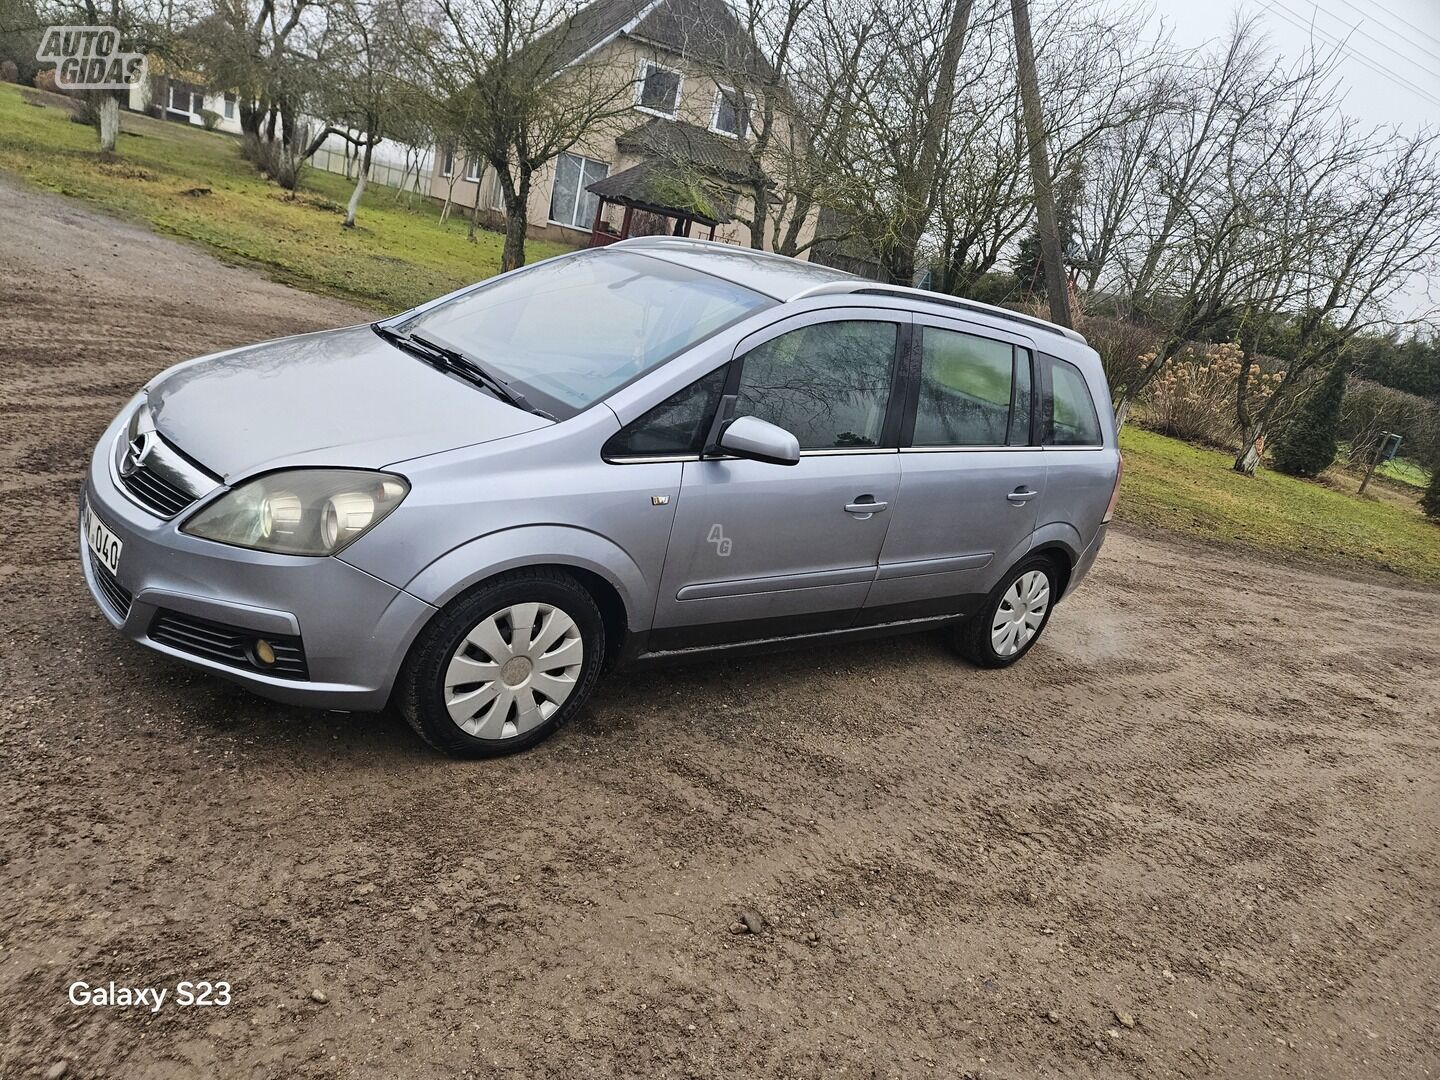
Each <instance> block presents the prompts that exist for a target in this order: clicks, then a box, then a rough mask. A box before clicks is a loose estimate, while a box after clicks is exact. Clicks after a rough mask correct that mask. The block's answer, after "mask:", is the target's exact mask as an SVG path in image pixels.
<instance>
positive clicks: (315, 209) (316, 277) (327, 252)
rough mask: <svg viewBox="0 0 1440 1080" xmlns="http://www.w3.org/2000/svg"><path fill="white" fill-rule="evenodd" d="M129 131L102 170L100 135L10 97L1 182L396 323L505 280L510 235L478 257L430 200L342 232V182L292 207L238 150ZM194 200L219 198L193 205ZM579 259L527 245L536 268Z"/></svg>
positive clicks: (132, 125) (386, 202)
mask: <svg viewBox="0 0 1440 1080" xmlns="http://www.w3.org/2000/svg"><path fill="white" fill-rule="evenodd" d="M43 100H46V101H54V100H56V99H53V98H49V97H45V98H44V99H43ZM121 131H122V134H121V136H120V141H119V145H118V151H119V153H118V156H117V157H116V158H115V159H113V160H111V161H105V160H102V158H101V156H100V154H99V151H98V150H97V148H96V135H95V131H94V130H93V129H92V128H88V127H85V126H83V125H80V124H75V123H72V122H71V121H70V118H69V115H68V113H67V112H65V111H64V110H63V109H61V108H58V107H55V106H54V105H53V104H52V105H49V106H47V107H46V108H37V107H36V106H34V105H30V104H27V103H26V102H25V100H24V99H23V98H22V96H21V93H20V88H19V87H17V86H12V85H8V84H0V169H3V170H5V171H7V172H10V173H14V174H17V175H19V176H22V177H24V178H25V179H26V180H28V181H30V182H31V183H34V184H37V185H39V186H41V187H44V188H49V189H50V190H52V191H58V192H61V193H62V194H65V195H70V196H73V197H75V198H79V199H84V200H85V201H86V202H89V203H92V204H94V205H96V206H98V207H99V208H101V209H103V210H105V211H107V212H110V213H113V214H116V215H118V216H120V217H124V218H127V219H129V220H132V221H139V222H142V223H145V224H148V225H150V226H151V227H152V228H154V229H156V230H157V231H159V232H164V233H169V234H170V235H173V236H179V237H183V238H185V239H187V240H192V241H195V242H197V243H200V244H203V245H205V246H206V247H207V248H209V249H211V251H213V252H214V253H215V254H216V255H217V256H219V257H220V258H222V259H225V260H227V261H229V262H236V263H251V264H259V265H260V266H261V267H263V268H264V269H265V270H266V271H267V272H268V273H269V274H270V275H271V276H272V277H274V278H276V279H278V280H280V281H284V282H286V283H288V284H292V285H296V286H298V287H300V288H303V289H308V290H310V291H312V292H320V293H325V294H328V295H332V296H339V297H342V298H344V299H348V300H354V301H358V302H359V303H361V304H364V305H366V306H367V307H370V308H373V309H376V310H378V311H384V312H390V311H399V310H402V309H404V308H407V307H412V306H414V305H415V304H417V303H419V302H420V301H422V300H428V299H430V298H431V297H435V296H439V295H441V294H442V293H445V292H448V291H450V290H451V289H454V288H457V287H459V286H461V285H465V284H468V283H470V282H473V281H478V280H480V279H481V278H485V277H489V276H490V275H492V274H494V273H495V272H496V271H497V270H498V269H499V267H500V250H501V246H502V238H501V236H500V235H499V234H498V233H495V232H490V231H481V232H480V233H479V234H478V242H477V243H473V244H472V243H470V242H468V241H467V240H466V239H465V232H466V222H465V220H464V215H463V212H462V213H461V214H458V215H456V216H455V217H452V218H451V220H450V221H449V222H446V223H445V224H441V222H440V211H439V207H438V206H436V205H435V204H433V203H431V202H430V201H429V200H425V199H422V198H420V197H419V196H413V197H411V201H410V202H407V201H405V200H403V199H402V200H401V201H400V202H396V200H395V194H396V193H395V190H394V189H393V188H386V187H381V186H379V185H372V186H370V187H369V188H368V189H367V191H366V193H365V196H364V198H363V200H362V201H361V204H360V210H359V213H358V214H357V216H356V220H357V225H358V227H357V228H355V229H343V228H341V227H340V222H341V221H342V220H343V218H344V206H345V203H346V202H348V201H349V198H350V192H351V188H352V184H351V182H350V181H348V180H346V179H345V177H343V176H338V175H336V174H334V173H327V172H321V171H320V170H318V169H310V170H308V171H307V172H306V173H305V175H304V177H303V179H302V181H301V190H300V192H299V194H298V197H297V198H294V199H291V198H288V197H287V195H288V193H287V192H285V191H284V190H282V189H281V188H280V187H279V186H278V185H276V184H273V183H270V182H269V181H267V180H264V179H262V178H261V177H260V175H259V174H258V173H257V172H256V171H255V170H254V168H253V167H252V166H251V165H250V164H249V163H248V162H246V161H244V160H242V159H241V157H240V154H239V143H238V141H237V140H236V139H235V138H233V137H232V136H229V135H222V134H217V133H214V132H208V131H205V130H203V129H201V128H198V127H186V126H183V125H181V124H175V123H169V122H166V121H161V120H153V119H151V118H149V117H144V116H137V115H135V114H132V113H125V114H123V116H122V119H121ZM194 188H209V189H210V194H208V195H186V194H184V192H186V191H187V190H191V189H194ZM567 250H570V249H569V248H566V247H562V246H560V245H558V244H551V243H544V242H537V241H534V240H532V241H530V242H529V243H527V244H526V255H527V257H528V258H529V259H530V260H531V261H534V260H537V259H542V258H547V257H549V256H551V255H558V254H560V253H561V252H563V251H567Z"/></svg>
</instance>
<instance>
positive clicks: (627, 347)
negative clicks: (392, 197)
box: [396, 250, 774, 418]
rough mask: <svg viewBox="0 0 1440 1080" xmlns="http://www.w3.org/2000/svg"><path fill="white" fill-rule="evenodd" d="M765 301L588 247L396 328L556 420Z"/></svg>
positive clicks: (705, 277) (657, 263) (680, 269)
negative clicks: (497, 380)
mask: <svg viewBox="0 0 1440 1080" xmlns="http://www.w3.org/2000/svg"><path fill="white" fill-rule="evenodd" d="M772 304H774V301H773V300H771V299H770V298H769V297H767V296H763V295H762V294H760V293H757V292H754V291H752V290H750V289H746V288H744V287H743V286H740V285H736V284H735V283H733V282H730V281H725V280H724V279H722V278H717V277H715V276H713V275H711V274H702V273H700V272H699V271H697V270H691V269H689V268H687V267H684V266H679V265H677V264H675V263H670V262H665V261H662V260H660V259H652V258H648V257H646V256H644V255H636V254H633V253H631V252H621V251H615V250H609V251H605V250H594V251H586V252H581V253H579V254H577V255H569V256H565V257H562V258H558V259H550V260H547V261H545V262H540V263H536V264H535V265H533V266H530V267H528V268H526V269H525V270H522V271H521V272H520V273H517V274H513V275H510V276H508V277H502V278H497V279H496V280H495V281H493V282H490V283H488V284H486V285H482V286H481V287H480V288H478V289H473V290H471V291H469V292H467V293H464V294H463V295H461V296H457V297H455V298H454V299H452V300H449V301H447V302H445V303H443V304H441V305H439V306H438V307H434V308H431V309H430V310H429V311H425V312H422V313H421V314H419V315H415V316H413V317H411V318H409V319H402V320H401V321H400V322H399V323H398V325H396V329H397V330H400V331H402V332H405V333H410V334H414V335H416V336H418V337H423V338H428V339H430V340H432V341H434V342H436V343H437V344H440V345H444V346H446V347H448V348H452V349H458V350H459V351H461V352H463V353H465V354H467V355H469V356H471V357H473V358H475V359H476V360H479V361H481V362H483V363H484V364H486V365H488V366H489V367H491V368H493V369H495V370H496V371H497V372H498V373H499V374H500V375H501V376H502V377H504V378H506V379H510V380H512V381H513V382H514V383H515V384H516V389H518V390H520V391H521V392H523V393H524V394H526V395H527V396H528V397H530V398H531V400H532V401H533V402H534V403H535V404H536V405H538V406H540V407H541V408H543V409H545V410H546V411H547V412H551V413H554V414H555V415H557V416H560V417H562V418H563V417H565V416H571V415H574V414H575V413H576V412H578V411H580V410H581V409H584V408H587V407H589V406H590V405H592V404H594V403H595V402H597V401H599V400H600V399H601V398H603V397H605V396H606V395H608V394H610V393H611V392H613V391H614V390H616V389H617V388H619V387H620V386H622V385H623V384H625V383H627V382H629V381H630V380H632V379H635V378H637V377H639V376H640V375H643V374H644V373H645V372H647V371H650V370H652V369H653V368H655V367H656V366H658V365H659V364H661V363H663V362H664V361H666V360H668V359H669V358H670V357H672V356H674V355H676V354H677V353H679V352H680V351H681V350H683V349H687V348H689V347H690V346H692V345H695V344H697V343H698V342H700V341H703V340H704V339H705V338H707V337H709V336H710V335H711V334H714V333H716V332H717V331H719V330H722V329H724V328H725V327H727V326H729V325H730V324H732V323H734V322H736V321H738V320H740V319H742V318H744V317H745V316H746V315H749V314H751V313H752V312H756V311H759V310H761V309H762V308H766V307H770V306H771V305H772Z"/></svg>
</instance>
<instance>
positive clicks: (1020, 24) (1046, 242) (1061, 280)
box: [1010, 0, 1075, 326]
mask: <svg viewBox="0 0 1440 1080" xmlns="http://www.w3.org/2000/svg"><path fill="white" fill-rule="evenodd" d="M1010 11H1011V14H1012V15H1013V16H1014V19H1015V62H1016V64H1015V66H1016V69H1017V71H1018V73H1019V77H1020V101H1021V105H1022V106H1023V111H1024V115H1025V139H1026V141H1027V142H1028V143H1029V144H1030V176H1031V181H1032V183H1033V184H1034V185H1035V212H1036V217H1037V218H1038V223H1037V231H1038V232H1039V234H1040V257H1041V258H1042V259H1043V260H1044V262H1045V293H1046V295H1047V296H1048V297H1049V298H1050V320H1051V321H1052V322H1057V323H1059V324H1060V325H1061V326H1074V325H1075V323H1074V319H1073V318H1072V316H1071V314H1070V283H1069V282H1068V281H1067V280H1066V278H1065V263H1064V257H1063V253H1062V252H1061V250H1060V226H1059V223H1058V222H1057V221H1056V216H1055V189H1054V188H1053V187H1052V186H1051V184H1050V154H1049V152H1048V151H1047V150H1046V148H1045V111H1044V109H1043V108H1042V107H1041V104H1040V82H1039V79H1038V78H1037V77H1036V75H1035V45H1034V42H1032V41H1031V39H1030V7H1029V0H1010Z"/></svg>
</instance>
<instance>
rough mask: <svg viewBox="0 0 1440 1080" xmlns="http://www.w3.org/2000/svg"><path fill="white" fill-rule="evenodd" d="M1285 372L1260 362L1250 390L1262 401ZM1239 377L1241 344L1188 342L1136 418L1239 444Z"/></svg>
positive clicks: (1179, 434) (1172, 432) (1175, 433)
mask: <svg viewBox="0 0 1440 1080" xmlns="http://www.w3.org/2000/svg"><path fill="white" fill-rule="evenodd" d="M1153 358H1154V354H1153V353H1148V354H1146V355H1144V356H1142V357H1141V358H1140V359H1141V361H1142V362H1144V363H1149V362H1150V361H1151V360H1152V359H1153ZM1284 376H1285V373H1284V372H1283V371H1266V370H1264V366H1263V365H1261V364H1257V365H1255V366H1253V367H1252V368H1251V369H1250V376H1249V385H1248V386H1247V387H1246V394H1247V395H1248V396H1249V397H1250V398H1252V399H1254V401H1255V405H1256V407H1258V406H1259V405H1260V404H1261V403H1262V402H1263V401H1264V400H1265V399H1266V398H1267V397H1268V396H1269V395H1270V394H1273V393H1274V392H1275V390H1276V388H1277V387H1278V386H1279V384H1280V380H1281V379H1283V378H1284ZM1239 381H1240V346H1239V345H1235V344H1232V343H1230V342H1221V343H1219V344H1216V345H1200V344H1195V343H1192V344H1189V345H1186V346H1185V347H1184V348H1183V349H1181V350H1180V353H1179V354H1178V355H1177V356H1175V357H1174V358H1173V359H1172V360H1171V361H1170V362H1169V363H1168V364H1166V365H1165V370H1164V371H1162V372H1161V373H1160V374H1159V375H1158V376H1157V377H1156V378H1155V380H1154V382H1152V383H1151V384H1150V387H1149V390H1148V392H1147V394H1146V396H1145V400H1144V402H1143V403H1142V406H1141V408H1140V409H1139V410H1138V412H1137V416H1136V420H1137V421H1138V422H1139V423H1140V424H1141V426H1143V427H1147V428H1150V429H1151V430H1152V431H1158V432H1160V433H1161V434H1162V435H1169V436H1172V437H1173V438H1177V439H1184V440H1185V441H1186V442H1195V443H1203V444H1206V445H1209V446H1216V447H1221V448H1223V449H1226V450H1233V449H1235V446H1236V443H1237V441H1238V439H1239V430H1238V426H1237V423H1236V418H1235V394H1236V390H1237V389H1238V385H1237V384H1238V383H1239Z"/></svg>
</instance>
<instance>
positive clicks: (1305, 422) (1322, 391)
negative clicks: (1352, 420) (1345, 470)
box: [1271, 362, 1345, 476]
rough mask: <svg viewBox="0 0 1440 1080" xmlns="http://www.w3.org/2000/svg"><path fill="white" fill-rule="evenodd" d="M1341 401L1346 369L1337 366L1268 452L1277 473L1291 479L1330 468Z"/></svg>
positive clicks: (1313, 474)
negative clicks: (1289, 476)
mask: <svg viewBox="0 0 1440 1080" xmlns="http://www.w3.org/2000/svg"><path fill="white" fill-rule="evenodd" d="M1344 398H1345V365H1344V364H1343V363H1338V362H1337V363H1336V364H1335V366H1334V367H1332V368H1331V369H1330V370H1329V371H1328V372H1327V373H1326V375H1325V377H1324V378H1323V379H1321V380H1320V382H1319V385H1318V386H1316V387H1315V388H1314V389H1313V390H1311V392H1310V394H1309V396H1307V397H1306V398H1305V402H1304V404H1303V405H1302V406H1301V407H1300V409H1299V410H1298V411H1297V412H1296V413H1295V415H1294V416H1293V417H1291V419H1290V422H1289V423H1288V424H1286V425H1285V426H1284V428H1282V429H1281V431H1280V435H1279V437H1278V438H1277V439H1276V440H1275V445H1274V447H1273V449H1272V450H1271V463H1272V464H1273V465H1274V466H1275V468H1276V469H1278V470H1279V471H1280V472H1283V473H1289V474H1290V475H1291V476H1319V475H1320V474H1321V473H1322V472H1324V471H1325V470H1326V469H1328V468H1329V467H1330V463H1331V462H1333V461H1334V460H1335V450H1336V438H1335V435H1336V429H1337V428H1338V427H1339V425H1340V405H1341V402H1342V401H1343V400H1344Z"/></svg>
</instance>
